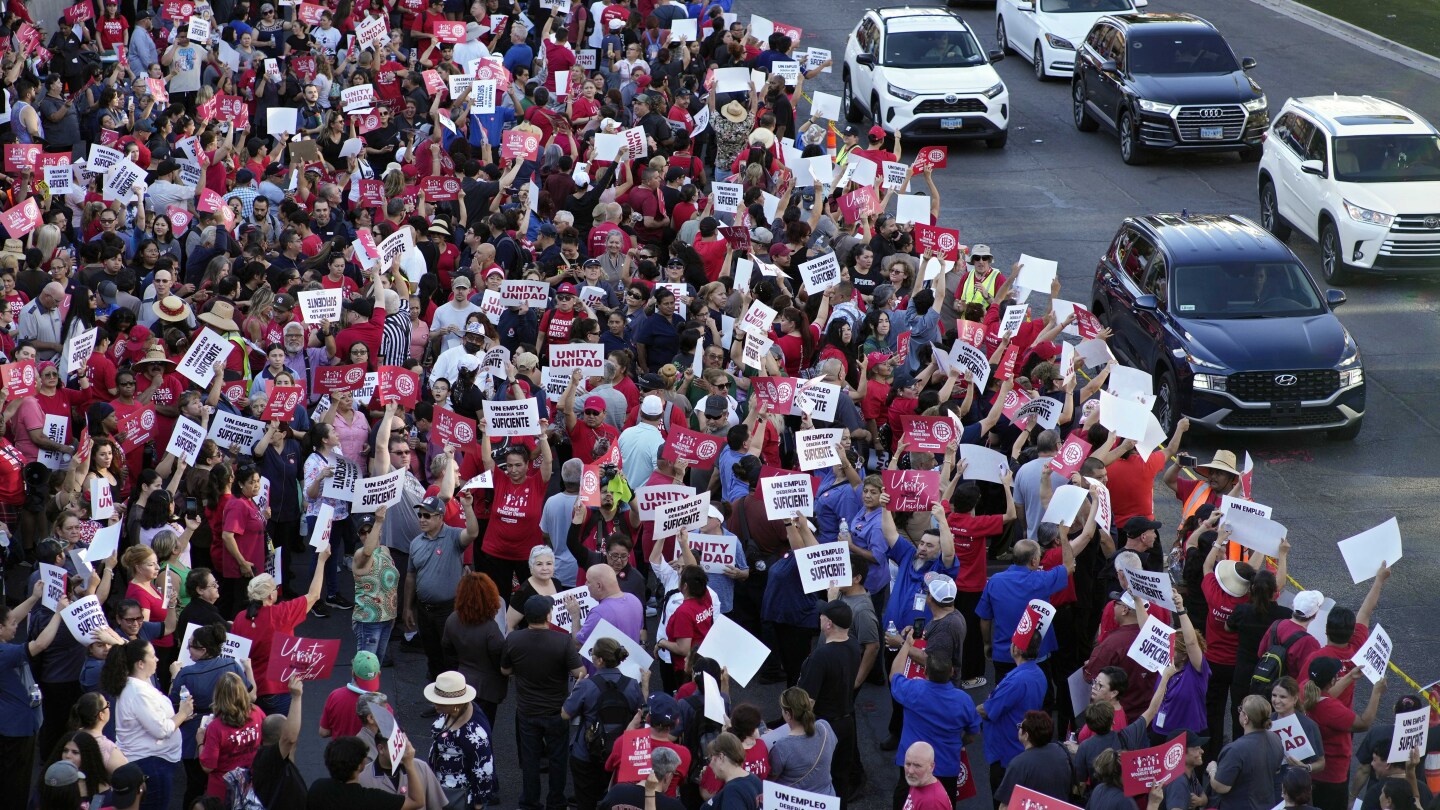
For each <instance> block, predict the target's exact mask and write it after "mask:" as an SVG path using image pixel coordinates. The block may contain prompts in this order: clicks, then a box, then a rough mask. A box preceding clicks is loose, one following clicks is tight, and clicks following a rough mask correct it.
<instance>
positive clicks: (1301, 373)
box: [1091, 213, 1365, 439]
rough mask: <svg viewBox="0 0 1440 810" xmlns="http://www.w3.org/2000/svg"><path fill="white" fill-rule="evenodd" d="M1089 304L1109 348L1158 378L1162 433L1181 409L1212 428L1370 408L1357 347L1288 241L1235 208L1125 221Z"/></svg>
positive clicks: (1322, 426) (1338, 296) (1343, 429)
mask: <svg viewBox="0 0 1440 810" xmlns="http://www.w3.org/2000/svg"><path fill="white" fill-rule="evenodd" d="M1091 292H1092V303H1091V309H1092V311H1093V312H1094V313H1095V315H1096V316H1097V317H1098V318H1099V319H1100V321H1101V322H1102V323H1104V324H1105V325H1107V326H1109V327H1110V328H1111V329H1113V330H1114V335H1113V337H1111V339H1110V347H1111V349H1112V350H1113V351H1114V352H1115V356H1116V357H1118V358H1120V359H1121V360H1123V361H1124V362H1125V364H1126V365H1128V366H1132V367H1134V368H1138V369H1141V370H1143V371H1146V372H1149V373H1150V374H1151V375H1152V377H1153V378H1154V381H1155V416H1156V419H1157V420H1159V422H1160V425H1161V426H1162V427H1164V428H1165V433H1166V435H1169V434H1170V432H1171V431H1172V430H1173V429H1174V425H1175V422H1176V421H1177V420H1178V419H1179V417H1181V416H1188V417H1189V418H1190V421H1191V423H1192V424H1195V425H1197V426H1200V427H1204V428H1208V429H1211V430H1215V431H1226V432H1278V431H1312V430H1313V431H1328V435H1329V436H1330V438H1335V439H1353V438H1355V436H1357V435H1359V433H1360V424H1361V421H1362V420H1363V419H1364V416H1365V373H1364V371H1363V369H1362V367H1361V363H1360V348H1359V346H1357V345H1356V343H1355V340H1354V338H1352V337H1351V336H1350V333H1349V332H1348V331H1347V330H1346V329H1345V327H1344V326H1343V325H1341V323H1340V320H1339V319H1338V318H1336V317H1335V314H1334V312H1333V310H1334V308H1335V307H1337V306H1339V305H1341V304H1343V303H1345V293H1343V292H1341V291H1340V290H1327V291H1326V292H1325V293H1324V294H1322V293H1321V292H1320V290H1319V289H1317V288H1316V286H1315V282H1314V281H1312V280H1311V278H1310V274H1309V272H1307V271H1306V269H1305V266H1304V265H1303V264H1301V263H1300V260H1299V259H1298V258H1296V257H1295V254H1294V253H1292V252H1291V251H1290V249H1289V248H1287V247H1286V246H1285V245H1284V244H1283V243H1282V242H1280V240H1278V239H1276V238H1275V237H1274V236H1272V235H1271V234H1270V233H1268V232H1266V231H1265V229H1263V228H1261V227H1260V226H1259V225H1257V224H1255V223H1254V222H1252V221H1250V220H1248V219H1245V218H1244V217H1239V216H1233V215H1232V216H1218V215H1189V214H1184V213H1181V214H1178V215H1176V214H1157V215H1153V216H1143V217H1132V218H1130V219H1126V220H1125V222H1124V224H1122V225H1121V226H1120V230H1119V232H1118V233H1117V234H1116V235H1115V238H1114V240H1112V241H1111V243H1110V247H1109V249H1108V250H1107V251H1106V252H1105V255H1104V256H1103V257H1102V258H1101V259H1100V264H1099V266H1098V267H1097V268H1096V271H1095V281H1094V285H1093V287H1092V289H1091Z"/></svg>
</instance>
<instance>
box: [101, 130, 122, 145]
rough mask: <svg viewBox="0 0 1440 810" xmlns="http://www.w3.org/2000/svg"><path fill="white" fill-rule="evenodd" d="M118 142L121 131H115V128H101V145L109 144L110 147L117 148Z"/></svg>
mask: <svg viewBox="0 0 1440 810" xmlns="http://www.w3.org/2000/svg"><path fill="white" fill-rule="evenodd" d="M117 143H120V133H119V132H117V131H115V130H113V129H101V130H100V145H101V146H108V147H110V148H112V149H113V148H115V144H117Z"/></svg>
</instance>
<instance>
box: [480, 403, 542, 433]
mask: <svg viewBox="0 0 1440 810" xmlns="http://www.w3.org/2000/svg"><path fill="white" fill-rule="evenodd" d="M484 405H485V433H486V435H489V436H492V437H494V436H539V435H540V409H539V408H538V407H537V405H536V402H535V400H533V399H530V398H528V397H527V398H525V399H522V400H506V401H493V402H492V401H490V400H486V401H485V403H484Z"/></svg>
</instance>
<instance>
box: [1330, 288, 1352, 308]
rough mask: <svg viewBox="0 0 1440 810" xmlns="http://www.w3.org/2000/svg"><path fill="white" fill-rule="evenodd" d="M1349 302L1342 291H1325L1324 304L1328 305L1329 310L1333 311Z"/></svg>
mask: <svg viewBox="0 0 1440 810" xmlns="http://www.w3.org/2000/svg"><path fill="white" fill-rule="evenodd" d="M1349 300H1350V299H1349V298H1347V297H1346V296H1345V291H1344V290H1326V291H1325V303H1327V304H1329V305H1330V308H1331V309H1334V308H1335V307H1338V306H1340V305H1341V304H1343V303H1345V302H1346V301H1349Z"/></svg>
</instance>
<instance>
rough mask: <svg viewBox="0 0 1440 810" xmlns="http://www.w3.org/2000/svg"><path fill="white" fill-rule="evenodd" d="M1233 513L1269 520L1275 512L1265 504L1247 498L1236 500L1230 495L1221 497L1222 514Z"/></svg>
mask: <svg viewBox="0 0 1440 810" xmlns="http://www.w3.org/2000/svg"><path fill="white" fill-rule="evenodd" d="M1231 511H1235V512H1245V513H1248V514H1251V515H1255V516H1257V517H1262V518H1269V517H1270V515H1271V514H1272V513H1273V512H1274V510H1273V509H1271V508H1270V507H1268V506H1266V505H1265V504H1263V503H1255V502H1254V501H1252V500H1249V499H1246V498H1235V497H1231V496H1230V495H1221V496H1220V513H1221V514H1222V515H1223V514H1228V513H1230V512H1231Z"/></svg>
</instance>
